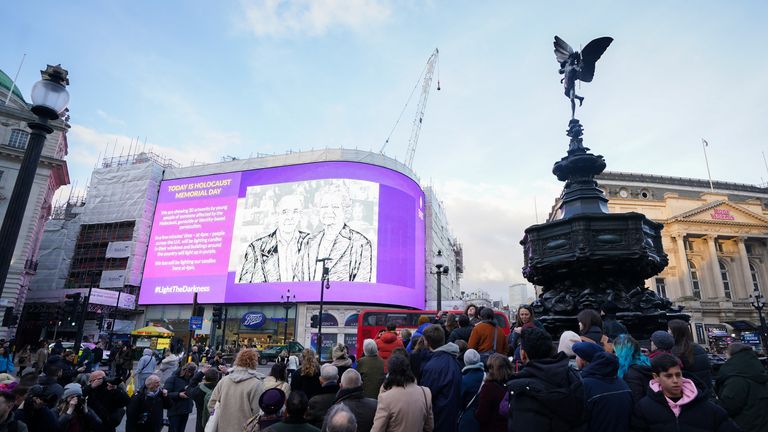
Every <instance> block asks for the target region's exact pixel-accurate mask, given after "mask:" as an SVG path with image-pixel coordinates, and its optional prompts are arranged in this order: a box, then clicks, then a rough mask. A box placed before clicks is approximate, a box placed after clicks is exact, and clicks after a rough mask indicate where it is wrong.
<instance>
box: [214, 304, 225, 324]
mask: <svg viewBox="0 0 768 432" xmlns="http://www.w3.org/2000/svg"><path fill="white" fill-rule="evenodd" d="M222 309H223V308H222V307H221V306H219V305H216V306H214V307H213V318H212V319H211V321H212V323H213V324H215V325H216V328H217V329H220V328H221V319H222V316H221V315H222Z"/></svg>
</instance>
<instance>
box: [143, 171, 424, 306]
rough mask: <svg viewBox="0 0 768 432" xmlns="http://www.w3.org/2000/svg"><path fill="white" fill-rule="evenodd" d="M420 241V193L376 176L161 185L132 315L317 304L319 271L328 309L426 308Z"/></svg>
mask: <svg viewBox="0 0 768 432" xmlns="http://www.w3.org/2000/svg"><path fill="white" fill-rule="evenodd" d="M424 230H425V228H424V193H423V192H422V190H421V188H420V187H419V186H418V184H417V183H416V182H414V181H413V180H412V179H410V178H409V177H407V176H405V175H403V174H400V173H398V172H396V171H392V170H389V169H387V168H382V167H378V166H375V165H369V164H364V163H357V162H315V163H308V164H302V165H290V166H282V167H275V168H265V169H258V170H251V171H243V172H235V173H225V174H216V175H207V176H200V177H189V178H182V179H175V180H165V181H163V182H162V183H161V184H160V195H159V197H158V202H157V207H156V209H155V216H154V221H153V224H152V233H151V235H150V240H149V249H148V251H147V259H146V263H145V266H144V277H143V280H142V283H141V291H140V294H139V304H145V305H147V304H187V303H191V302H192V297H193V295H194V293H195V292H197V293H198V302H199V303H203V304H212V303H269V302H280V301H281V298H280V297H281V296H283V295H285V294H286V292H287V290H288V289H290V291H291V294H293V295H295V296H296V301H300V302H302V301H310V302H311V301H318V300H319V297H320V281H321V278H322V275H323V271H324V268H325V269H327V270H325V271H326V272H327V274H328V279H329V281H330V289H328V290H326V291H325V294H324V298H325V300H326V301H332V302H353V303H369V304H388V305H399V306H408V307H415V308H423V307H424V273H425V271H424V268H425V267H424V265H425V264H424V250H425V249H424V248H425V244H424ZM323 258H327V260H326V261H325V264H323V262H322V261H318V260H320V259H323Z"/></svg>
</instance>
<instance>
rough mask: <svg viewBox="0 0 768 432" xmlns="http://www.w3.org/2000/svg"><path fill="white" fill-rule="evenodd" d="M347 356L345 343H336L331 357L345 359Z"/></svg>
mask: <svg viewBox="0 0 768 432" xmlns="http://www.w3.org/2000/svg"><path fill="white" fill-rule="evenodd" d="M346 357H347V353H346V350H345V349H344V345H343V344H340V343H338V344H336V345H335V346H334V347H333V350H332V351H331V358H332V359H334V360H338V359H343V358H346Z"/></svg>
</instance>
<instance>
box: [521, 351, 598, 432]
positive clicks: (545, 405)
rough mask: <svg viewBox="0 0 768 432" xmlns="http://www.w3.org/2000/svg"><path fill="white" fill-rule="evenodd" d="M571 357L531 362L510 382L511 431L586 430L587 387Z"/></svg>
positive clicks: (553, 431)
mask: <svg viewBox="0 0 768 432" xmlns="http://www.w3.org/2000/svg"><path fill="white" fill-rule="evenodd" d="M568 361H569V358H568V356H567V355H566V354H565V353H563V352H560V353H558V354H557V356H555V357H551V358H546V359H539V360H531V361H529V362H528V364H526V366H525V368H524V369H523V370H522V371H521V372H520V373H519V374H517V375H516V376H515V377H514V378H512V379H511V380H510V381H508V382H507V390H509V419H508V422H507V430H508V431H509V432H530V431H540V432H565V431H585V430H586V413H585V409H584V406H585V400H584V386H583V385H582V383H581V380H580V379H579V377H578V376H577V375H576V372H574V371H573V370H572V369H571V368H570V367H568Z"/></svg>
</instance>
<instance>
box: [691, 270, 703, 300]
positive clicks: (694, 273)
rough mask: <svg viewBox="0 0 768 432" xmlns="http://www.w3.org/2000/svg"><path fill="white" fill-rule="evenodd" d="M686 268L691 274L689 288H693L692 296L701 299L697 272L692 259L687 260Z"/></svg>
mask: <svg viewBox="0 0 768 432" xmlns="http://www.w3.org/2000/svg"><path fill="white" fill-rule="evenodd" d="M688 270H689V272H690V274H691V288H692V289H693V296H694V297H696V298H697V299H701V286H700V285H699V272H698V271H696V264H694V263H693V261H688Z"/></svg>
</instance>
